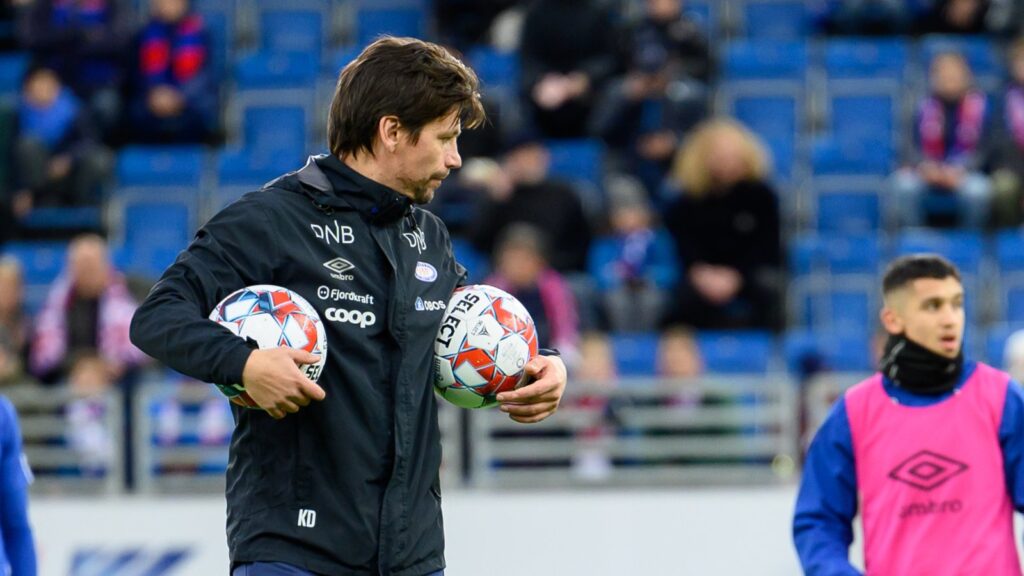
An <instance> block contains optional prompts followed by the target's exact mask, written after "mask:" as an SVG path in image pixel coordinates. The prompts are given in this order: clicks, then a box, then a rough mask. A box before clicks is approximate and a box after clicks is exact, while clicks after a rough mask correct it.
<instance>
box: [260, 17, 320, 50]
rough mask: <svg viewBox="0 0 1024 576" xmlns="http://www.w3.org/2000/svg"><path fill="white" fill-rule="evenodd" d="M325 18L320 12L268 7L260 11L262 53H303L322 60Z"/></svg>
mask: <svg viewBox="0 0 1024 576" xmlns="http://www.w3.org/2000/svg"><path fill="white" fill-rule="evenodd" d="M323 39H324V15H323V13H321V12H320V11H318V10H300V9H291V8H265V9H263V10H261V11H260V51H261V52H262V51H266V52H270V53H272V54H302V55H304V56H305V57H307V58H314V59H315V60H316V61H317V62H319V61H320V51H321V49H322V47H323V45H324V40H323Z"/></svg>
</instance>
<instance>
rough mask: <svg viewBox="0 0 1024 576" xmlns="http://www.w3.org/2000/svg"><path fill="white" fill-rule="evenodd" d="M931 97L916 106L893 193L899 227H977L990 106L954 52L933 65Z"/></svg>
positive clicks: (985, 190)
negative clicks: (909, 150)
mask: <svg viewBox="0 0 1024 576" xmlns="http://www.w3.org/2000/svg"><path fill="white" fill-rule="evenodd" d="M930 81H931V85H932V93H931V94H930V95H928V96H927V97H926V98H925V99H924V100H923V101H922V102H921V104H920V106H919V109H918V113H917V117H916V122H915V125H914V145H915V150H914V151H913V154H912V156H911V158H910V159H909V160H910V161H909V162H908V164H909V165H908V166H906V167H904V168H902V169H900V170H898V171H897V172H896V174H895V175H894V177H893V183H892V188H893V192H894V194H895V195H896V201H897V202H898V205H899V213H900V216H901V218H902V223H903V224H905V225H909V226H922V225H925V224H946V223H947V222H948V221H950V220H951V221H953V222H954V223H958V224H960V225H963V226H969V227H974V228H977V227H980V226H984V225H985V224H986V223H987V222H988V218H989V207H990V206H989V205H990V202H991V198H992V182H991V181H990V180H989V178H988V176H986V175H985V174H984V173H982V172H981V164H982V156H983V155H982V148H983V145H984V144H985V141H986V136H987V134H986V132H987V129H988V122H989V110H988V108H989V106H988V102H987V99H986V97H985V94H984V93H982V92H981V91H980V90H976V89H974V88H973V87H972V76H971V69H970V67H969V66H968V64H967V61H966V60H965V59H964V57H963V56H962V55H960V54H958V53H955V52H945V53H942V54H938V55H936V56H935V58H934V59H933V60H932V64H931V77H930Z"/></svg>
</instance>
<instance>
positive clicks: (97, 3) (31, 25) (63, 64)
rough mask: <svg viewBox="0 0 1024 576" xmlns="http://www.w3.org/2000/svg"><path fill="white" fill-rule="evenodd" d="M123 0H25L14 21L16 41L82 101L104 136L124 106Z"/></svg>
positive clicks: (127, 28) (126, 17) (128, 18)
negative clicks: (19, 13)
mask: <svg viewBox="0 0 1024 576" xmlns="http://www.w3.org/2000/svg"><path fill="white" fill-rule="evenodd" d="M128 6H130V4H128V3H124V4H122V3H121V2H119V1H117V0H27V6H26V8H25V9H24V10H23V17H22V18H21V22H20V25H19V26H18V37H19V41H20V43H21V45H22V46H24V47H25V48H28V49H29V50H31V51H32V53H33V56H34V58H35V60H36V61H37V62H38V63H41V64H42V65H44V66H46V67H48V68H51V69H53V70H55V71H56V72H57V74H59V75H60V78H61V80H62V81H63V82H64V83H66V84H67V85H68V86H70V87H71V89H72V90H74V92H75V94H77V95H78V97H79V98H81V99H82V101H84V102H85V104H86V107H87V108H88V110H89V114H90V116H91V117H92V118H93V121H94V122H96V124H97V127H98V129H99V130H100V131H102V133H103V135H104V136H109V135H110V133H111V131H112V129H113V128H114V127H115V125H116V123H117V121H118V119H119V117H120V114H121V112H122V108H123V105H122V101H121V88H122V84H123V82H124V72H125V66H126V65H127V61H126V58H125V54H126V49H127V48H128V46H129V44H130V41H131V34H132V24H133V17H132V14H131V11H130V10H129V9H128Z"/></svg>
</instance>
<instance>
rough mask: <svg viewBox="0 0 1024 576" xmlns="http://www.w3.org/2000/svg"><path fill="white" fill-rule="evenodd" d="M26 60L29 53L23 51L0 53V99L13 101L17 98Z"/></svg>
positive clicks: (26, 67)
mask: <svg viewBox="0 0 1024 576" xmlns="http://www.w3.org/2000/svg"><path fill="white" fill-rule="evenodd" d="M28 62H29V55H28V54H26V53H23V52H12V53H9V54H0V100H4V101H8V102H14V100H15V99H17V97H18V92H19V91H20V90H21V79H22V77H23V76H24V75H25V70H26V69H28Z"/></svg>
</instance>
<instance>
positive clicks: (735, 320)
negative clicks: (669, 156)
mask: <svg viewBox="0 0 1024 576" xmlns="http://www.w3.org/2000/svg"><path fill="white" fill-rule="evenodd" d="M767 165H768V159H767V154H766V152H765V150H764V146H763V145H762V144H761V143H760V142H759V141H758V140H757V138H756V137H755V136H754V135H753V134H752V133H751V132H750V131H749V130H747V129H746V128H745V127H743V126H742V125H740V124H738V123H736V122H735V121H732V120H725V119H717V120H710V121H708V122H706V123H704V124H701V125H700V126H698V127H697V128H696V129H695V131H694V133H693V135H692V136H691V137H690V138H689V139H688V141H687V143H686V144H685V145H684V147H683V148H682V149H681V150H680V151H679V154H678V155H677V156H676V160H675V164H674V165H673V167H672V174H671V177H670V185H671V186H672V187H673V188H674V189H675V190H676V191H677V192H679V196H678V197H677V198H676V199H675V200H674V201H673V202H672V203H671V204H670V205H669V207H668V208H667V210H666V213H665V216H664V218H665V226H666V227H667V228H668V230H669V232H670V233H671V234H672V236H673V238H674V239H675V242H676V249H677V252H678V253H679V258H680V261H681V267H682V269H683V274H682V280H681V282H680V285H679V289H678V291H677V292H676V300H675V302H674V303H673V305H674V306H673V309H672V310H671V312H670V314H669V317H668V319H667V320H668V323H669V324H684V325H689V326H692V327H695V328H778V327H779V322H780V321H781V317H780V315H779V309H780V298H781V295H780V287H779V275H780V266H781V261H782V258H781V238H780V235H781V230H780V225H779V205H778V199H777V198H776V195H775V191H774V190H773V189H772V187H771V185H770V184H769V183H768V181H767Z"/></svg>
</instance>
